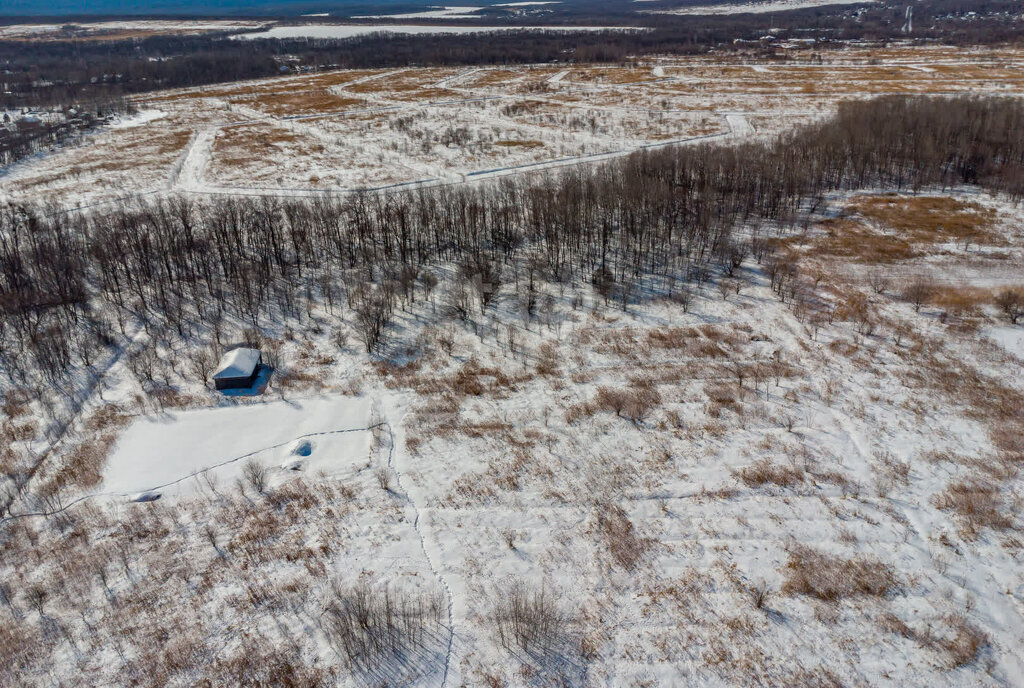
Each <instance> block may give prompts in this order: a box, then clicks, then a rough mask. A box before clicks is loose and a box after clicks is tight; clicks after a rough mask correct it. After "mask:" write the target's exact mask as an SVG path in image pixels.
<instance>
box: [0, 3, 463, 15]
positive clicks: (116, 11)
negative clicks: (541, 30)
mask: <svg viewBox="0 0 1024 688" xmlns="http://www.w3.org/2000/svg"><path fill="white" fill-rule="evenodd" d="M430 4H432V3H431V2H430V1H429V0H333V2H332V1H331V0H321V1H320V2H317V1H316V0H0V16H7V17H10V16H49V17H54V16H61V15H65V16H66V15H87V14H100V15H124V14H143V15H153V14H181V15H202V16H211V15H262V16H267V15H271V16H272V15H296V14H310V13H314V12H337V13H338V14H342V15H345V14H351V13H356V12H357V11H362V10H363V9H365V8H372V7H381V6H388V7H403V8H404V7H409V8H417V7H426V6H428V5H430ZM433 4H439V0H434V2H433ZM440 4H443V3H440ZM454 4H461V3H454Z"/></svg>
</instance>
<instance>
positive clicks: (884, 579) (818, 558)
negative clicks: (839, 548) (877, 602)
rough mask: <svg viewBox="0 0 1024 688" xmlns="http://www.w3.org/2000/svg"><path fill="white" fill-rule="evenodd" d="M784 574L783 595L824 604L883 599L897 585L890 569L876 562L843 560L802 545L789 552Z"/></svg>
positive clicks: (861, 559) (875, 560) (871, 560)
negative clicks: (870, 598)
mask: <svg viewBox="0 0 1024 688" xmlns="http://www.w3.org/2000/svg"><path fill="white" fill-rule="evenodd" d="M785 573H786V580H785V582H784V583H783V584H782V592H784V593H786V594H789V595H807V596H809V597H814V598H816V599H819V600H822V601H825V602H838V601H839V600H843V599H847V598H851V597H861V596H868V597H884V596H885V595H887V594H888V593H889V592H890V591H891V590H893V589H894V588H895V587H896V585H897V582H896V573H895V571H894V570H893V569H892V567H891V566H889V565H888V564H883V563H882V562H880V561H878V560H877V559H870V558H867V557H861V558H857V559H844V558H842V557H838V556H835V555H832V554H828V553H826V552H822V551H820V550H816V549H812V548H811V547H806V546H803V545H799V546H796V547H794V548H793V549H791V550H790V552H789V562H788V563H787V564H786V571H785Z"/></svg>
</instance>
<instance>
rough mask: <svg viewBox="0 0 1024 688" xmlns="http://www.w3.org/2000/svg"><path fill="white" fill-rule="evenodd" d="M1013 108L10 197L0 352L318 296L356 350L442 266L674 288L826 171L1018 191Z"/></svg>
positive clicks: (204, 329) (929, 109) (746, 242)
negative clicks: (451, 168) (361, 188)
mask: <svg viewBox="0 0 1024 688" xmlns="http://www.w3.org/2000/svg"><path fill="white" fill-rule="evenodd" d="M1022 128H1024V105H1022V104H1021V103H1020V101H1018V100H1015V99H997V98H986V99H974V98H955V99H953V98H923V97H903V96H893V97H885V98H881V99H875V100H871V101H866V102H849V103H844V104H842V105H841V106H840V108H839V110H838V113H837V114H836V115H835V116H833V117H832V118H831V119H829V120H827V121H823V122H820V123H817V124H814V125H811V126H806V127H803V128H801V129H799V130H797V131H795V132H793V133H791V134H788V135H784V136H781V137H779V138H778V139H777V140H775V141H773V142H770V143H747V144H743V145H731V146H730V145H704V146H699V147H672V148H666V149H663V150H658V151H647V152H642V153H637V154H634V155H632V156H630V157H628V158H624V159H621V160H618V161H615V162H610V163H606V164H602V165H599V166H585V167H580V168H577V169H575V170H573V171H572V172H568V173H564V174H560V175H549V176H546V177H543V178H540V179H537V178H533V179H529V178H506V179H503V180H501V181H498V182H495V183H488V184H481V185H460V186H459V185H457V186H453V187H446V188H432V189H420V190H415V191H406V192H400V193H387V194H383V193H361V194H355V195H350V196H346V197H334V196H330V195H324V196H321V197H316V198H310V199H273V198H261V199H248V198H243V199H239V198H223V199H215V200H207V201H201V202H200V201H196V200H193V199H192V198H189V197H171V198H165V199H157V200H152V201H144V202H137V203H134V204H132V205H125V206H122V207H118V208H116V209H113V210H109V211H93V212H87V213H79V214H63V213H55V212H54V213H47V212H45V210H44V209H39V208H32V207H26V206H20V205H8V206H7V207H5V208H3V209H2V212H0V343H2V347H0V369H2V371H3V375H4V377H5V378H6V379H5V380H4V383H5V384H6V385H7V386H14V387H24V386H29V387H31V386H32V385H33V384H34V383H38V382H39V381H40V380H43V381H45V382H46V384H50V385H53V384H61V383H63V382H64V381H66V380H67V379H68V375H69V374H70V372H71V371H72V370H74V369H81V368H82V367H88V366H91V365H92V364H93V363H94V362H95V361H96V360H97V357H98V355H99V353H100V352H101V351H102V350H103V349H104V348H105V347H109V346H111V345H112V343H113V342H115V341H117V340H118V333H119V332H120V333H125V332H126V326H127V325H128V324H129V323H132V324H135V323H141V325H142V326H144V327H146V328H147V329H149V330H151V331H156V332H164V333H167V334H168V336H172V337H174V338H175V339H176V340H177V341H182V342H185V343H186V345H191V344H194V343H196V342H211V341H216V342H217V343H220V342H221V339H222V337H224V336H226V335H230V334H231V333H232V332H234V331H237V329H238V328H240V327H243V326H244V327H250V328H252V329H253V330H254V331H259V330H260V329H261V328H265V327H268V326H269V325H273V324H274V323H281V322H283V321H285V320H290V321H293V322H294V321H295V320H296V319H297V320H299V321H302V320H303V319H304V318H306V317H307V316H308V314H309V313H310V312H311V311H312V309H313V308H317V309H324V310H326V311H328V312H335V313H339V314H340V315H341V316H342V317H344V318H345V319H347V320H348V321H349V322H351V323H353V325H354V326H355V327H356V328H357V330H358V331H359V333H360V334H361V335H362V336H363V339H364V343H365V344H366V346H367V349H368V350H370V349H373V348H374V347H375V345H376V344H377V343H378V340H379V339H380V337H381V336H383V335H384V334H385V333H386V332H387V325H388V322H389V320H390V318H391V316H392V314H393V313H394V309H396V308H399V307H405V306H407V305H408V304H409V303H410V302H411V301H414V300H416V299H418V298H423V297H424V296H425V295H429V294H430V292H431V291H432V290H433V289H434V287H435V286H436V285H437V284H438V275H439V270H448V269H454V270H456V271H457V273H458V275H459V279H457V280H451V282H455V283H456V284H457V285H459V288H460V290H461V292H462V293H461V295H460V294H456V296H455V298H453V299H452V300H451V303H452V304H453V307H454V306H459V305H460V304H461V312H462V314H463V315H465V313H466V312H467V311H469V310H471V309H475V308H480V309H481V310H485V309H486V308H488V306H489V304H490V303H491V301H492V299H493V298H494V296H495V294H496V293H497V292H499V291H500V289H501V287H502V285H508V284H511V283H513V282H514V283H515V284H516V285H517V293H519V294H521V295H522V296H521V298H522V308H523V310H524V313H525V315H526V316H527V317H529V316H530V315H531V314H532V312H533V310H534V309H535V308H536V307H537V305H538V304H537V290H536V289H535V284H537V283H539V281H540V280H541V279H544V280H549V281H555V282H561V283H572V282H574V281H576V282H579V281H587V282H590V283H592V284H593V285H594V286H595V287H596V288H597V289H598V291H599V292H600V293H603V294H605V295H606V298H611V299H616V300H621V301H622V303H624V304H625V303H627V302H628V301H629V300H631V299H635V298H637V297H638V295H640V294H642V293H644V292H645V291H650V290H651V288H652V287H653V286H654V285H658V288H659V289H660V290H662V292H667V293H669V294H681V293H684V292H686V290H687V289H688V286H687V285H688V284H690V283H692V282H693V281H698V282H699V281H702V280H705V279H707V278H708V274H709V273H710V272H711V271H714V270H721V271H723V272H725V273H730V274H731V271H732V270H733V269H735V267H736V266H737V265H738V264H739V263H741V262H742V261H743V259H744V258H745V257H746V256H749V255H751V254H753V255H754V257H756V258H757V259H759V260H762V261H770V260H771V256H770V251H769V248H768V245H769V242H767V241H766V239H767V238H768V237H769V234H770V233H771V232H784V231H786V230H787V229H791V228H794V227H799V226H800V224H801V223H802V222H803V221H804V219H805V218H806V217H807V215H808V213H812V212H814V211H815V210H817V209H820V208H822V207H823V204H824V198H825V194H827V193H829V192H831V191H835V190H840V189H859V188H868V187H870V188H882V189H888V190H895V191H918V190H921V189H926V188H928V189H931V188H935V187H942V188H946V187H952V186H962V185H977V186H979V187H982V188H985V189H989V190H992V191H995V192H999V193H1002V194H1005V195H1006V196H1007V197H1009V198H1011V199H1013V200H1015V201H1020V200H1021V199H1022V198H1024V140H1022V138H1021V137H1020V135H1019V133H1020V131H1022ZM771 274H772V281H773V284H774V283H776V281H777V280H778V281H782V280H784V278H785V274H784V273H783V272H780V271H779V270H778V269H777V268H773V269H772V271H771ZM466 290H468V291H466ZM455 310H456V312H459V310H460V309H459V308H456V309H455ZM229 341H230V340H229Z"/></svg>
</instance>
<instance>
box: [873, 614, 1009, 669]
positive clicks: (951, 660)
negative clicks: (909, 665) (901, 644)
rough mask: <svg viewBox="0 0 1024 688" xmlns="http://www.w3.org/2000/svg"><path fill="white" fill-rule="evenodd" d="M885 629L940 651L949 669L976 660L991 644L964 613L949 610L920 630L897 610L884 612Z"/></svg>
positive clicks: (881, 622) (882, 625) (936, 651)
mask: <svg viewBox="0 0 1024 688" xmlns="http://www.w3.org/2000/svg"><path fill="white" fill-rule="evenodd" d="M879 626H881V628H882V630H884V631H887V632H889V633H895V634H897V635H901V636H903V637H904V638H909V639H910V640H913V641H915V642H916V643H918V644H919V645H921V646H922V647H924V648H927V649H930V650H932V651H934V652H935V653H937V654H938V655H939V656H940V657H941V658H942V660H943V664H944V665H945V666H946V668H947V669H956V668H958V667H962V666H965V665H967V664H970V663H971V662H973V661H974V660H975V659H976V658H977V656H978V653H979V652H981V650H982V648H984V647H985V646H986V645H988V644H989V639H988V636H987V635H985V633H983V632H982V631H981V630H979V629H978V628H977V627H975V626H974V625H973V624H971V623H970V622H969V621H968V620H967V619H966V618H965V617H964V616H963V615H962V614H950V615H948V616H946V617H944V618H942V619H940V620H939V621H938V623H928V625H927V626H925V628H924V629H922V630H919V629H917V628H914V627H913V626H911V625H910V624H908V623H906V622H904V621H903V620H902V619H900V618H899V617H897V616H896V615H895V614H892V613H888V614H884V615H883V616H882V617H881V619H880V620H879Z"/></svg>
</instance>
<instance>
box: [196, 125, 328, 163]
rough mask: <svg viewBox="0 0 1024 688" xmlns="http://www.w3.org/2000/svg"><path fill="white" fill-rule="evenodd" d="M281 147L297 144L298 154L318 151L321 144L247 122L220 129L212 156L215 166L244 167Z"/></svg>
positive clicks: (269, 126)
mask: <svg viewBox="0 0 1024 688" xmlns="http://www.w3.org/2000/svg"><path fill="white" fill-rule="evenodd" d="M285 147H287V148H289V149H294V148H295V147H299V148H300V149H301V151H300V153H308V152H322V151H323V150H324V148H323V145H322V144H319V143H314V144H313V145H312V146H309V144H308V142H307V141H305V139H304V137H302V136H300V135H298V134H295V133H293V132H291V131H288V130H287V129H281V128H279V127H275V126H271V125H267V124H247V125H245V126H240V127H231V128H228V129H224V130H222V132H221V134H220V135H219V136H218V137H217V138H216V139H215V140H214V144H213V158H214V159H215V160H216V162H217V163H218V165H225V166H228V167H234V166H248V165H250V164H252V163H253V162H258V161H259V160H261V159H264V158H266V156H269V155H272V154H274V153H278V152H280V151H281V150H282V149H284V148H285Z"/></svg>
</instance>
